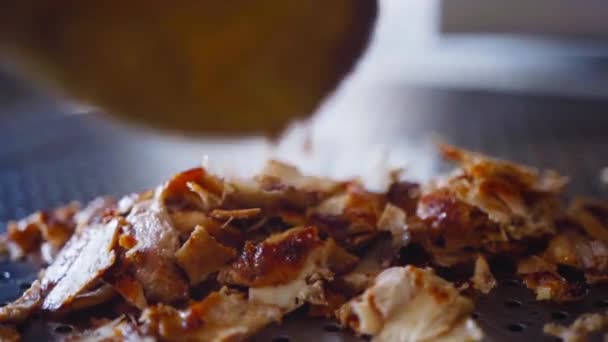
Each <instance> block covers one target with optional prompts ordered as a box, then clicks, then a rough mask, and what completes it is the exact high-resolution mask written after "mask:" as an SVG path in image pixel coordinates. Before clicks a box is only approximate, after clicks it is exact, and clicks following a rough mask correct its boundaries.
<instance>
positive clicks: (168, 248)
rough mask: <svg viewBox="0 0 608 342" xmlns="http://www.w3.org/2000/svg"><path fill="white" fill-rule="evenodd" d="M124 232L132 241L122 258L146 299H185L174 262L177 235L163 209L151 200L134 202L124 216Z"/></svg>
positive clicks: (183, 283)
mask: <svg viewBox="0 0 608 342" xmlns="http://www.w3.org/2000/svg"><path fill="white" fill-rule="evenodd" d="M126 220H127V222H128V223H129V224H130V227H129V228H130V229H129V230H128V231H127V233H126V234H127V235H130V236H132V237H133V238H134V239H135V241H136V244H135V245H134V246H133V247H132V248H130V249H128V250H127V251H126V253H125V256H124V260H123V262H124V263H125V264H126V265H128V267H129V268H130V269H131V270H132V274H133V276H134V278H135V279H136V280H137V281H139V282H140V283H141V284H142V285H143V288H144V293H145V296H146V299H147V300H148V301H149V302H164V303H171V302H174V301H176V300H180V299H185V298H186V297H187V292H188V284H187V281H186V279H185V278H184V276H183V275H182V273H181V272H180V270H179V269H178V267H177V265H176V264H175V253H176V252H177V251H178V249H179V235H178V233H177V231H176V230H175V229H174V228H173V226H172V224H171V219H170V218H169V215H168V213H167V211H166V210H165V209H164V208H163V207H162V206H160V205H159V203H158V202H157V201H155V200H152V201H147V202H142V203H139V204H137V205H136V206H135V207H134V208H133V209H132V210H131V212H130V213H129V215H128V216H127V218H126Z"/></svg>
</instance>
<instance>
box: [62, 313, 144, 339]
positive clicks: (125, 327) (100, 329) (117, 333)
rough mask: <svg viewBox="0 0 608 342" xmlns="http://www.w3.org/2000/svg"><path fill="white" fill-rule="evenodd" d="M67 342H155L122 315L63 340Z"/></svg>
mask: <svg viewBox="0 0 608 342" xmlns="http://www.w3.org/2000/svg"><path fill="white" fill-rule="evenodd" d="M62 341H65V342H123V341H124V342H154V341H156V339H155V338H153V337H152V336H145V335H144V334H142V332H141V331H140V329H139V327H138V326H137V324H135V323H134V322H133V321H132V320H131V319H129V318H128V317H126V316H124V315H122V316H120V317H118V318H116V319H114V320H111V321H107V322H104V323H101V324H99V325H98V326H97V327H95V328H93V329H88V330H86V331H84V332H80V333H75V334H72V335H70V336H68V337H67V338H65V339H63V340H62Z"/></svg>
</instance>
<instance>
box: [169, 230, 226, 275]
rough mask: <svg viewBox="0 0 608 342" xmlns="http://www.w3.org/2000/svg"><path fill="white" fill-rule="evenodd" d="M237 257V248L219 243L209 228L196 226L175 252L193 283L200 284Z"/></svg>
mask: <svg viewBox="0 0 608 342" xmlns="http://www.w3.org/2000/svg"><path fill="white" fill-rule="evenodd" d="M235 257H236V250H234V249H233V248H230V247H226V246H224V245H222V244H221V243H219V242H218V241H217V240H216V239H215V238H214V237H213V236H211V235H209V233H207V230H205V228H203V227H201V226H196V228H194V231H193V232H192V234H190V237H189V238H188V240H187V241H186V242H185V243H184V244H183V245H182V247H181V248H180V249H179V250H178V251H177V252H176V253H175V258H176V261H177V264H178V265H179V266H180V267H181V268H182V269H183V270H184V271H185V272H186V274H187V275H188V278H189V279H190V283H191V284H198V283H200V282H202V281H204V280H206V279H207V277H209V275H210V274H212V273H215V272H218V271H219V270H221V269H222V268H223V267H224V266H226V265H227V264H228V263H229V262H230V261H231V260H232V259H234V258H235Z"/></svg>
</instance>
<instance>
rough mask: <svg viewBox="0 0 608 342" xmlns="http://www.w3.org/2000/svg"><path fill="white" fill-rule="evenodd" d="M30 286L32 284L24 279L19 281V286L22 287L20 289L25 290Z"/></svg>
mask: <svg viewBox="0 0 608 342" xmlns="http://www.w3.org/2000/svg"><path fill="white" fill-rule="evenodd" d="M31 286H32V284H30V283H28V282H26V281H24V282H21V283H19V288H20V289H22V290H27V289H29V288H30V287H31Z"/></svg>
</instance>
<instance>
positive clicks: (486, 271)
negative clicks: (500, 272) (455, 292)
mask: <svg viewBox="0 0 608 342" xmlns="http://www.w3.org/2000/svg"><path fill="white" fill-rule="evenodd" d="M471 283H472V284H473V288H474V289H476V290H478V291H480V292H481V293H483V294H488V293H490V291H492V289H493V288H494V287H496V278H494V275H492V271H491V270H490V265H488V261H487V260H486V258H484V257H483V256H478V257H477V260H476V261H475V270H474V271H473V277H472V278H471Z"/></svg>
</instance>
